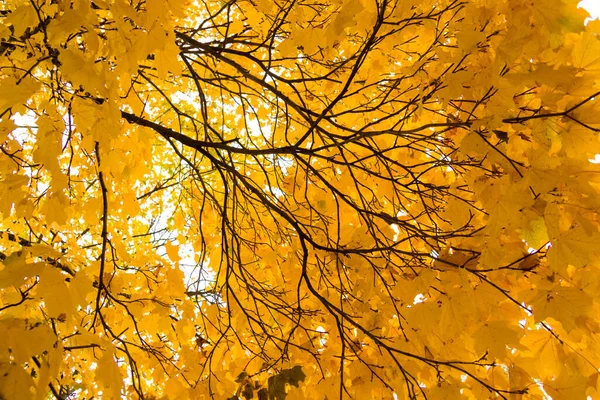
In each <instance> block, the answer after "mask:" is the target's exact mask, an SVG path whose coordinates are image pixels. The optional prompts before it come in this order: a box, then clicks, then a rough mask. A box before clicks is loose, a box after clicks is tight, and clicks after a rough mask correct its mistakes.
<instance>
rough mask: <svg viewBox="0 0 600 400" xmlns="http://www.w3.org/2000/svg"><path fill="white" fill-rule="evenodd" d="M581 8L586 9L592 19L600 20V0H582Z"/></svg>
mask: <svg viewBox="0 0 600 400" xmlns="http://www.w3.org/2000/svg"><path fill="white" fill-rule="evenodd" d="M579 7H582V8H585V9H586V10H587V11H588V12H589V13H590V15H591V17H592V19H596V18H600V0H582V1H581V2H580V3H579Z"/></svg>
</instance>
